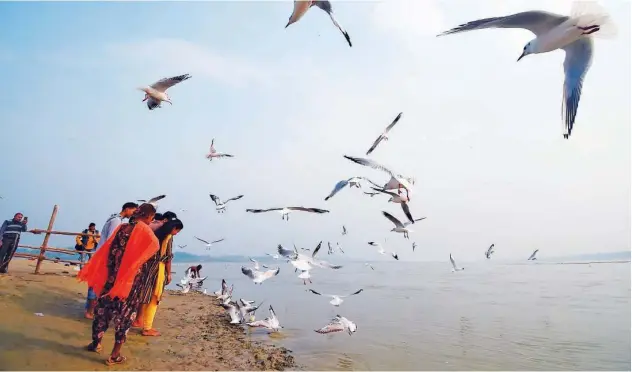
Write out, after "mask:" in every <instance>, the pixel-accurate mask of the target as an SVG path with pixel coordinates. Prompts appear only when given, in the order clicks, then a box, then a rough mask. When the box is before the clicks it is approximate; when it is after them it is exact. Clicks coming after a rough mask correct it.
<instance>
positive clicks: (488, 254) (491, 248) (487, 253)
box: [485, 244, 495, 260]
mask: <svg viewBox="0 0 632 372" xmlns="http://www.w3.org/2000/svg"><path fill="white" fill-rule="evenodd" d="M494 252H495V251H494V245H493V244H492V245H490V246H489V248H487V251H485V258H487V259H488V260H489V259H490V258H492V254H493V253H494Z"/></svg>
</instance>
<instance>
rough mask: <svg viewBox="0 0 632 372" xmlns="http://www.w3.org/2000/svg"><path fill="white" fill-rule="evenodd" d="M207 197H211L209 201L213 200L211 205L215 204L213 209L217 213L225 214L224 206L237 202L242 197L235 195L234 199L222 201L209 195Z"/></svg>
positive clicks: (215, 196)
mask: <svg viewBox="0 0 632 372" xmlns="http://www.w3.org/2000/svg"><path fill="white" fill-rule="evenodd" d="M209 196H210V197H211V200H213V203H215V209H216V210H217V213H224V212H226V204H228V202H230V201H233V200H239V199H241V198H243V197H244V196H243V195H237V196H235V197H232V198H230V199H226V200H225V201H222V200H221V199H220V198H219V197H218V196H217V195H213V194H209Z"/></svg>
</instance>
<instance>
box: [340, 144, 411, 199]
mask: <svg viewBox="0 0 632 372" xmlns="http://www.w3.org/2000/svg"><path fill="white" fill-rule="evenodd" d="M343 156H344V157H345V158H346V159H349V160H351V161H352V162H354V163H356V164H360V165H363V166H365V167H370V168H373V169H376V170H380V171H382V172H384V173H386V174H388V175H389V176H391V179H390V180H389V181H388V182H387V183H386V184H385V185H384V187H382V189H383V190H397V193H398V194H401V190H402V188H403V189H405V190H406V198H407V199H408V200H410V196H409V193H410V191H411V190H412V187H413V185H414V184H415V179H414V178H407V177H404V176H402V175H401V174H396V173H395V172H393V171H392V170H390V169H388V168H387V167H385V166H383V165H382V164H380V163H378V162H376V161H374V160H371V159H366V158H356V157H353V156H347V155H343ZM378 187H379V186H378Z"/></svg>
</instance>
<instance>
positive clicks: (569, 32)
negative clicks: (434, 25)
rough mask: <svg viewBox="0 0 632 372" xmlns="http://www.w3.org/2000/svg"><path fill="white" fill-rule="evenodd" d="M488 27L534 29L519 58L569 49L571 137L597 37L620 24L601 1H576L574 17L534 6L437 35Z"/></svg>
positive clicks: (567, 125)
mask: <svg viewBox="0 0 632 372" xmlns="http://www.w3.org/2000/svg"><path fill="white" fill-rule="evenodd" d="M485 28H521V29H525V30H528V31H531V32H532V33H533V34H534V35H535V39H533V40H531V41H529V42H528V43H527V44H526V45H525V46H524V48H523V49H522V54H521V55H520V57H519V58H518V61H520V60H521V59H522V58H523V57H525V56H527V55H530V54H540V53H547V52H551V51H554V50H558V49H561V50H563V51H564V52H565V54H566V57H565V58H564V76H565V77H564V86H563V90H562V122H563V130H562V135H563V136H564V138H565V139H568V137H569V136H570V135H571V131H572V130H573V125H574V123H575V117H576V115H577V108H578V106H579V100H580V97H581V93H582V86H583V83H584V77H585V76H586V73H587V72H588V69H589V68H590V66H591V63H592V57H593V37H601V38H608V37H610V36H614V34H615V33H616V28H615V26H614V24H613V22H612V19H611V17H610V16H609V15H608V14H607V12H606V11H605V10H604V9H603V8H601V7H600V6H599V5H598V4H597V2H584V1H581V2H580V1H575V2H574V3H573V6H572V9H571V16H570V17H569V16H564V15H560V14H555V13H550V12H545V11H539V10H532V11H527V12H521V13H516V14H511V15H508V16H505V17H491V18H484V19H479V20H475V21H471V22H467V23H464V24H462V25H459V26H457V27H455V28H453V29H451V30H448V31H445V32H443V33H441V34H439V35H437V36H444V35H451V34H455V33H459V32H465V31H472V30H481V29H485ZM532 77H534V76H532Z"/></svg>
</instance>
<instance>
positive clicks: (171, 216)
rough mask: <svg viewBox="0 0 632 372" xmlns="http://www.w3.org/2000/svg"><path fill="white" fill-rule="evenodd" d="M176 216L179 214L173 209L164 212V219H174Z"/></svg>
mask: <svg viewBox="0 0 632 372" xmlns="http://www.w3.org/2000/svg"><path fill="white" fill-rule="evenodd" d="M175 218H178V216H177V215H176V214H175V213H173V212H172V211H166V212H165V213H163V214H162V219H163V220H164V219H167V220H173V219H175Z"/></svg>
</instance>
